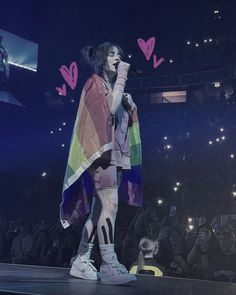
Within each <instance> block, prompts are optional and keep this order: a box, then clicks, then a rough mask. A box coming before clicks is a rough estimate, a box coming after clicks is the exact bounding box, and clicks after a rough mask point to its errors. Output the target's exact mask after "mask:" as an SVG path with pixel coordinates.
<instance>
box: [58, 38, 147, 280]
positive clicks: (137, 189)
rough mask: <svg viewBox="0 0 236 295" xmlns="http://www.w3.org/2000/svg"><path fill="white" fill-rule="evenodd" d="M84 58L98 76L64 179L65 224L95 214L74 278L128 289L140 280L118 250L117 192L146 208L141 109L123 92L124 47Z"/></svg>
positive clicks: (89, 86)
mask: <svg viewBox="0 0 236 295" xmlns="http://www.w3.org/2000/svg"><path fill="white" fill-rule="evenodd" d="M83 55H84V57H85V58H86V60H87V61H88V63H89V65H91V66H92V67H93V69H94V72H95V73H94V74H93V75H92V76H91V77H90V78H89V79H88V80H87V82H86V84H85V86H84V88H83V90H82V94H81V98H80V103H79V109H78V114H77V118H76V121H75V126H74V131H73V136H72V141H71V146H70V152H69V159H68V164H67V169H66V174H65V179H64V186H63V201H62V204H61V222H62V225H63V226H64V227H67V226H69V225H70V224H72V223H75V222H76V221H78V219H80V218H81V217H83V216H85V215H86V214H87V213H90V214H89V216H88V218H87V221H86V223H85V226H84V229H83V234H82V238H81V241H80V245H79V249H78V255H77V258H76V259H75V260H74V262H73V264H72V267H71V270H70V274H71V275H73V276H76V277H79V278H84V279H89V280H97V279H99V278H100V279H101V281H102V283H105V284H124V283H128V282H131V281H135V280H136V277H135V275H133V274H129V273H128V271H127V269H126V268H125V266H124V265H122V264H120V263H119V261H118V259H117V255H116V253H115V251H114V229H115V220H116V214H117V209H118V189H119V199H122V200H124V201H126V202H127V203H128V204H130V205H133V206H141V205H142V193H141V178H140V174H141V173H140V171H141V141H140V134H139V123H138V117H137V107H136V105H135V103H134V102H133V100H132V98H131V96H130V94H127V93H125V92H124V88H125V84H126V81H127V75H128V71H129V67H130V65H129V64H128V63H126V62H124V61H122V58H123V51H122V49H121V48H120V46H118V45H116V44H112V43H110V42H105V43H103V44H101V45H100V46H98V47H97V48H96V49H95V48H91V47H86V48H84V50H83ZM94 188H95V193H93V191H94ZM90 198H91V199H92V204H91V206H90V204H89V199H90ZM124 218H125V216H124ZM96 234H97V235H98V241H99V248H100V253H101V257H102V264H101V267H100V276H99V275H98V272H97V269H96V268H95V267H94V266H93V264H92V261H91V259H90V255H91V251H92V248H93V245H94V240H95V236H96Z"/></svg>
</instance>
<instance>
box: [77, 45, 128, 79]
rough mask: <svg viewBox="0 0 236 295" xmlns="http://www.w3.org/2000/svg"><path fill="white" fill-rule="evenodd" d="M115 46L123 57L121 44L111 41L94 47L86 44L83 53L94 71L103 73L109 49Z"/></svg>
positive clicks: (99, 73)
mask: <svg viewBox="0 0 236 295" xmlns="http://www.w3.org/2000/svg"><path fill="white" fill-rule="evenodd" d="M113 46H114V47H116V48H117V49H118V51H119V53H120V55H121V57H122V58H123V57H124V52H123V50H122V48H121V47H120V46H119V45H117V44H115V43H111V42H105V43H102V44H101V45H99V46H98V47H97V48H94V47H92V46H85V47H84V48H83V49H82V50H81V54H82V56H83V58H84V60H85V61H86V63H87V64H88V65H89V66H91V67H92V68H93V70H94V72H95V73H96V74H98V75H102V73H103V69H104V66H105V65H106V62H107V57H108V54H109V50H110V49H111V47H113Z"/></svg>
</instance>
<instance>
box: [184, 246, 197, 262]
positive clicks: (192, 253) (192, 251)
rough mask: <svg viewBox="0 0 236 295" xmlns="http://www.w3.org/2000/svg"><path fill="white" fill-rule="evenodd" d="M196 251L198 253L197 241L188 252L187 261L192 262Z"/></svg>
mask: <svg viewBox="0 0 236 295" xmlns="http://www.w3.org/2000/svg"><path fill="white" fill-rule="evenodd" d="M198 253H199V245H198V243H197V242H195V243H194V245H193V247H192V249H191V251H190V252H189V253H188V256H187V263H188V264H193V263H194V261H195V258H196V256H197V254H198Z"/></svg>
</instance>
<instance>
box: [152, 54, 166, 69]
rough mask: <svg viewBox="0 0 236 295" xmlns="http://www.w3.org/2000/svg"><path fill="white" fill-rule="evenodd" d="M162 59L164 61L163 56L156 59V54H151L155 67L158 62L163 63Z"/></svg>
mask: <svg viewBox="0 0 236 295" xmlns="http://www.w3.org/2000/svg"><path fill="white" fill-rule="evenodd" d="M163 61H165V60H164V58H163V57H162V58H160V59H159V60H157V56H156V54H154V55H153V68H154V69H156V68H157V67H158V66H159V65H160V64H162V63H163Z"/></svg>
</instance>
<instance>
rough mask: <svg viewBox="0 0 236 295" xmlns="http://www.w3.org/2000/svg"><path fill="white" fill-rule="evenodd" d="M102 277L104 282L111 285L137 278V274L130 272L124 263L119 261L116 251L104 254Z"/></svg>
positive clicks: (101, 267)
mask: <svg viewBox="0 0 236 295" xmlns="http://www.w3.org/2000/svg"><path fill="white" fill-rule="evenodd" d="M100 278H101V282H102V283H103V284H109V285H122V284H127V283H130V282H133V281H136V280H137V279H136V276H135V275H132V274H129V273H128V271H127V270H126V268H125V267H124V265H122V264H120V263H119V261H118V260H117V256H116V254H115V253H110V254H106V255H104V257H103V262H102V265H101V266H100Z"/></svg>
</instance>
